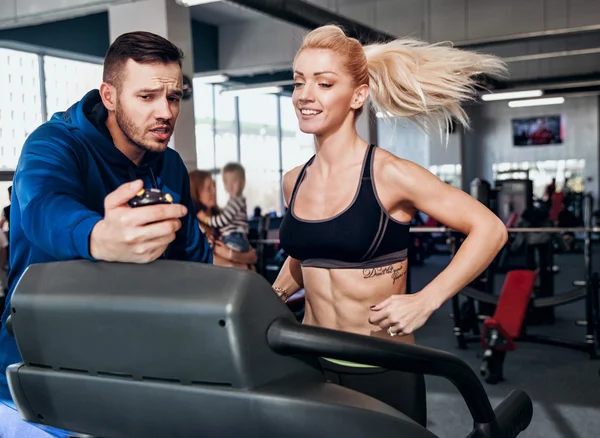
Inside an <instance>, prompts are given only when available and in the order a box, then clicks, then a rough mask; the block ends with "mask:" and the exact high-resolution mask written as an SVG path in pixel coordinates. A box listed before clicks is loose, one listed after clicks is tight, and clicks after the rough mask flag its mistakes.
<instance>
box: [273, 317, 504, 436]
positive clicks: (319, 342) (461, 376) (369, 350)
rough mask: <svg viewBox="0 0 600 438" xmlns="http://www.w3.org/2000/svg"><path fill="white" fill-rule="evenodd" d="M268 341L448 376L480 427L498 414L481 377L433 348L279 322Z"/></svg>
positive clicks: (288, 349) (293, 350) (284, 348)
mask: <svg viewBox="0 0 600 438" xmlns="http://www.w3.org/2000/svg"><path fill="white" fill-rule="evenodd" d="M267 342H268V343H269V345H270V346H271V348H272V349H273V351H276V352H277V353H280V354H285V355H293V354H310V355H314V356H321V357H329V358H332V359H339V360H347V361H351V362H357V363H362V364H367V365H375V366H380V367H383V368H387V369H390V370H398V371H406V372H410V373H417V374H427V375H433V376H439V377H444V378H446V379H448V380H449V381H450V382H452V383H453V384H454V386H455V387H456V388H457V389H458V391H459V392H460V394H461V395H462V397H463V398H464V400H465V403H466V405H467V407H468V409H469V412H470V413H471V416H472V417H473V420H474V421H475V422H476V423H479V424H486V423H492V422H493V421H495V419H496V414H495V413H494V410H493V408H492V405H491V404H490V400H489V398H488V396H487V393H486V392H485V389H484V388H483V385H482V383H481V381H480V380H479V378H478V377H477V376H476V375H475V373H474V372H473V370H472V369H471V368H470V367H469V365H467V364H466V363H465V362H464V361H462V360H461V359H460V358H458V357H457V356H455V355H453V354H451V353H447V352H444V351H439V350H434V349H432V348H428V347H423V346H417V345H410V344H406V343H403V342H394V341H388V340H385V339H379V338H374V337H368V336H363V335H357V334H354V333H347V332H341V331H336V330H331V329H325V328H322V327H314V326H309V325H303V324H300V323H297V322H295V321H292V320H289V319H285V318H278V319H275V320H274V321H273V322H272V323H271V325H270V326H269V329H268V331H267Z"/></svg>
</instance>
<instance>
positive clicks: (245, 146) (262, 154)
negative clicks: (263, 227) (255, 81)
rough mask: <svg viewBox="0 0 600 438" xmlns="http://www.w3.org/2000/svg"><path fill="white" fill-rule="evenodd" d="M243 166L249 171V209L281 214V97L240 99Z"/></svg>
mask: <svg viewBox="0 0 600 438" xmlns="http://www.w3.org/2000/svg"><path fill="white" fill-rule="evenodd" d="M238 105H239V117H240V162H241V164H242V165H243V166H244V168H245V169H246V190H245V194H246V199H247V203H248V209H249V210H250V211H252V210H253V209H254V207H256V206H260V207H261V208H262V211H263V212H265V213H267V212H269V211H275V212H277V213H280V210H281V179H280V178H281V175H280V166H279V138H278V117H277V96H274V95H270V94H262V95H244V96H240V97H238Z"/></svg>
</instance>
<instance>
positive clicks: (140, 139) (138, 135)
mask: <svg viewBox="0 0 600 438" xmlns="http://www.w3.org/2000/svg"><path fill="white" fill-rule="evenodd" d="M122 108H123V107H122V105H121V103H120V102H118V103H117V105H116V111H115V117H116V119H117V125H118V126H119V129H121V132H123V135H124V136H125V138H126V139H127V141H128V142H129V143H130V144H131V145H133V146H135V147H136V148H138V149H141V150H143V151H147V152H164V151H165V150H166V149H167V145H168V142H164V143H161V142H158V141H156V142H151V141H147V140H144V134H145V133H146V132H145V130H144V129H143V128H139V127H138V126H136V125H135V124H134V123H133V121H131V119H130V118H129V117H127V114H126V113H125V111H123V109H122Z"/></svg>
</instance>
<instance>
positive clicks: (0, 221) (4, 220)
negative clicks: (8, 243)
mask: <svg viewBox="0 0 600 438" xmlns="http://www.w3.org/2000/svg"><path fill="white" fill-rule="evenodd" d="M11 197H12V186H10V187H9V188H8V202H9V204H8V205H7V206H6V207H4V208H3V209H2V216H0V230H3V229H4V226H5V225H6V227H7V230H10V202H11Z"/></svg>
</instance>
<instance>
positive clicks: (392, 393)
mask: <svg viewBox="0 0 600 438" xmlns="http://www.w3.org/2000/svg"><path fill="white" fill-rule="evenodd" d="M319 362H320V363H321V368H322V369H323V373H324V375H325V378H326V379H327V381H328V382H331V383H336V384H338V385H340V386H343V387H345V388H348V389H353V390H355V391H358V392H361V393H363V394H365V395H369V396H371V397H373V398H376V399H377V400H380V401H382V402H384V403H386V404H388V405H390V406H391V407H393V408H396V409H397V410H399V411H400V412H402V413H403V414H404V415H406V416H408V417H409V418H411V419H413V420H414V421H416V422H417V423H419V424H420V425H421V426H423V427H426V424H427V397H426V393H425V377H424V376H423V375H422V374H412V373H405V372H403V371H395V370H387V369H384V368H372V367H369V368H367V367H364V368H363V367H353V366H345V365H339V364H337V363H333V362H330V361H328V360H326V359H320V360H319Z"/></svg>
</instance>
